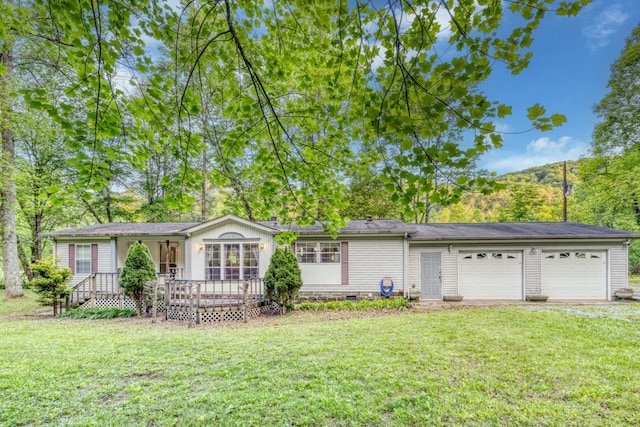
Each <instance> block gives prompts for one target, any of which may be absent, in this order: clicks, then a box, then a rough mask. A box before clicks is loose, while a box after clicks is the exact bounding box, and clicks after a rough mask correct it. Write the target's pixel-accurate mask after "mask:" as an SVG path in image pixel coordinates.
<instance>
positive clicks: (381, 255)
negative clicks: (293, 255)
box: [297, 236, 405, 295]
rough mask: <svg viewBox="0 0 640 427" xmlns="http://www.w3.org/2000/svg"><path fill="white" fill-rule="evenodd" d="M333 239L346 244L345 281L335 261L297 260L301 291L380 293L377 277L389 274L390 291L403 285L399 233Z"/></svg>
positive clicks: (401, 241)
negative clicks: (393, 235) (347, 257)
mask: <svg viewBox="0 0 640 427" xmlns="http://www.w3.org/2000/svg"><path fill="white" fill-rule="evenodd" d="M332 241H333V240H331V239H313V240H311V239H304V238H302V239H298V240H297V242H301V243H303V242H332ZM335 242H348V245H349V249H348V250H349V284H348V285H342V276H341V272H342V267H341V264H340V263H336V264H303V263H301V264H300V270H301V271H302V283H303V285H302V288H301V289H300V291H301V292H322V291H326V292H343V293H347V292H370V293H372V294H374V295H375V294H379V293H380V280H381V279H382V278H383V277H386V276H389V277H391V279H392V280H393V284H394V292H396V291H398V290H400V289H404V288H405V286H404V278H403V276H404V274H403V273H404V269H403V265H404V261H403V245H404V240H403V237H402V236H396V237H392V238H391V237H390V238H367V237H363V238H350V239H340V238H338V239H337V240H335Z"/></svg>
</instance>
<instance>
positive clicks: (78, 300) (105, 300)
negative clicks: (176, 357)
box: [60, 271, 266, 325]
mask: <svg viewBox="0 0 640 427" xmlns="http://www.w3.org/2000/svg"><path fill="white" fill-rule="evenodd" d="M177 277H179V272H171V271H170V272H169V273H167V274H161V275H159V276H158V295H157V307H156V309H157V311H159V312H164V313H165V316H164V317H165V319H166V320H180V321H184V322H188V323H189V324H190V325H192V324H199V323H207V322H232V321H247V319H249V318H251V317H255V316H258V315H260V314H261V313H262V312H263V311H264V309H265V307H266V300H265V298H264V288H263V284H262V279H249V280H184V279H181V278H177ZM119 280H120V273H119V272H117V273H93V274H91V275H90V276H88V277H87V278H85V279H84V280H82V281H81V282H80V283H78V284H77V285H75V286H73V287H72V292H71V294H70V295H69V296H68V297H67V298H66V300H65V301H64V302H61V303H60V312H62V310H64V309H69V308H72V307H100V308H109V307H117V308H132V309H134V308H135V302H134V301H133V300H132V299H131V298H130V297H128V296H126V295H125V293H124V289H123V288H122V287H121V286H120V284H119ZM145 305H146V304H145Z"/></svg>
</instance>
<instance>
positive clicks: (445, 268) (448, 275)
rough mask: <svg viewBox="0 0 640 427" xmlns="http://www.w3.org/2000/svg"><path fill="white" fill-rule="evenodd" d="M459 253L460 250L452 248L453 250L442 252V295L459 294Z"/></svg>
mask: <svg viewBox="0 0 640 427" xmlns="http://www.w3.org/2000/svg"><path fill="white" fill-rule="evenodd" d="M458 255H459V252H458V251H456V250H452V251H451V252H449V251H448V250H447V251H443V252H442V279H441V280H442V295H443V296H444V295H458V294H459V293H460V291H459V290H458V274H459V265H458Z"/></svg>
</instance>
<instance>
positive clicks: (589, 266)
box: [541, 250, 607, 300]
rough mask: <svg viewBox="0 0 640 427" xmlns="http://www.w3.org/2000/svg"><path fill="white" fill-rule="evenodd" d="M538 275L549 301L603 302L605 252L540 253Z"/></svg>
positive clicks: (566, 251) (604, 291) (605, 278)
mask: <svg viewBox="0 0 640 427" xmlns="http://www.w3.org/2000/svg"><path fill="white" fill-rule="evenodd" d="M541 273H542V278H541V279H542V280H541V281H542V294H543V295H547V296H548V297H549V299H569V300H570V299H594V300H602V299H607V253H606V251H580V250H578V251H576V250H571V251H570V250H564V251H562V250H560V251H543V252H542V272H541Z"/></svg>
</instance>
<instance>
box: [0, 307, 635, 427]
mask: <svg viewBox="0 0 640 427" xmlns="http://www.w3.org/2000/svg"><path fill="white" fill-rule="evenodd" d="M639 320H640V306H638V305H636V304H618V305H616V304H611V305H609V306H602V307H600V306H594V307H587V306H585V307H582V306H574V307H558V306H551V305H539V306H537V305H536V306H528V307H527V308H515V307H500V308H473V309H459V310H443V311H431V312H415V311H411V310H409V311H405V312H399V313H398V314H392V315H389V314H384V315H383V314H379V313H368V312H359V313H351V314H350V313H344V312H340V313H336V312H330V313H329V312H295V313H293V314H291V315H289V316H286V317H284V318H275V317H272V318H258V319H256V320H253V321H252V322H250V323H248V324H236V325H228V326H201V327H196V328H191V329H189V328H187V327H186V326H185V325H183V324H180V323H173V322H160V323H156V324H150V323H149V321H148V319H145V320H137V319H134V320H131V319H115V320H100V321H97V320H76V319H15V318H12V319H8V320H7V319H6V318H5V319H0V396H1V402H2V403H1V404H0V425H43V424H51V425H100V426H103V425H112V426H120V425H140V426H151V425H153V426H165V425H177V426H178V425H179V426H188V425H203V426H205V425H239V426H248V425H255V426H270V425H277V426H284V425H296V426H297V425H331V426H348V425H354V426H355V425H357V426H360V425H369V426H388V425H415V426H423V425H456V424H460V425H592V426H593V425H638V424H640V413H639V412H638V410H637V409H638V408H639V407H640V376H639V375H638V373H639V372H640V358H639V356H638V348H639V345H640V331H639V328H638V321H639Z"/></svg>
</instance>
